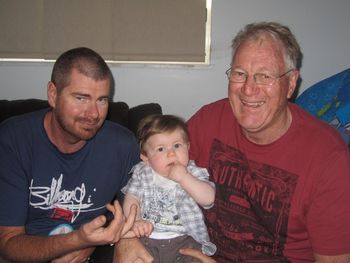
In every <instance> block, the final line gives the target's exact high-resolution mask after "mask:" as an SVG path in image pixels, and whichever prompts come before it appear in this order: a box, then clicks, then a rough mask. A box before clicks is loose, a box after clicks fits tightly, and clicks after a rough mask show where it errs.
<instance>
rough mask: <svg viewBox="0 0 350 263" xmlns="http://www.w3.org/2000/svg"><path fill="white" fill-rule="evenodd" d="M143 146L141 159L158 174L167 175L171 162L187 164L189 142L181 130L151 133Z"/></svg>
mask: <svg viewBox="0 0 350 263" xmlns="http://www.w3.org/2000/svg"><path fill="white" fill-rule="evenodd" d="M145 146H146V147H145V149H146V155H141V158H142V160H143V161H144V162H145V163H147V164H148V165H150V166H151V167H152V168H153V170H154V171H156V172H157V173H158V174H160V175H163V176H168V174H169V170H170V167H171V165H173V164H181V165H184V166H187V163H188V160H189V157H188V149H189V144H188V142H186V141H185V140H184V134H183V132H182V131H181V130H175V131H173V132H167V133H159V134H155V135H152V136H151V137H149V139H148V140H147V142H146V145H145Z"/></svg>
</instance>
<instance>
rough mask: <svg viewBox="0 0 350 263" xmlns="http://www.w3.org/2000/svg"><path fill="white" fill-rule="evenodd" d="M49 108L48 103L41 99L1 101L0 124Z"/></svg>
mask: <svg viewBox="0 0 350 263" xmlns="http://www.w3.org/2000/svg"><path fill="white" fill-rule="evenodd" d="M47 107H49V104H48V102H47V101H46V100H40V99H23V100H0V122H2V121H3V120H5V119H7V118H9V117H12V116H15V115H20V114H24V113H27V112H31V111H36V110H40V109H44V108H47Z"/></svg>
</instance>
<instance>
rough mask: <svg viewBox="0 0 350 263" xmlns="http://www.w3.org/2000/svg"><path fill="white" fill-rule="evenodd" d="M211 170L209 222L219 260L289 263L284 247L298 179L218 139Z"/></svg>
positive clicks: (211, 157)
mask: <svg viewBox="0 0 350 263" xmlns="http://www.w3.org/2000/svg"><path fill="white" fill-rule="evenodd" d="M209 171H210V176H211V180H212V181H213V182H214V183H215V185H216V198H215V205H214V207H213V208H212V209H209V210H206V218H207V221H208V222H207V223H208V230H209V233H210V236H211V238H212V239H213V242H214V243H215V244H216V245H217V246H218V254H217V259H218V260H219V262H289V261H288V259H287V258H285V257H284V256H283V249H284V245H285V242H286V234H287V227H288V215H289V211H290V205H291V200H292V197H293V193H294V190H295V187H296V183H297V176H296V175H294V174H291V173H288V172H286V171H284V170H281V169H279V168H276V167H272V166H269V165H266V164H262V163H257V162H255V161H253V160H249V159H247V158H246V156H245V155H244V154H243V153H242V152H240V151H239V150H237V149H235V148H232V147H230V146H227V145H224V144H222V143H221V142H220V141H218V140H214V141H213V144H212V147H211V153H210V164H209Z"/></svg>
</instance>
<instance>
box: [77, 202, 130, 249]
mask: <svg viewBox="0 0 350 263" xmlns="http://www.w3.org/2000/svg"><path fill="white" fill-rule="evenodd" d="M106 207H107V209H108V210H109V211H111V212H112V213H113V216H114V218H113V219H112V221H111V222H110V224H109V225H108V226H107V227H104V225H105V223H106V217H105V216H104V215H101V216H99V217H97V218H95V219H94V220H92V221H91V222H89V223H86V224H84V225H82V226H81V227H80V228H79V230H78V237H79V238H80V239H81V240H82V243H83V244H88V245H90V246H91V245H93V246H97V245H105V244H112V243H116V242H118V241H119V239H120V238H121V237H122V236H124V235H125V234H126V233H127V232H128V231H129V230H130V229H131V227H132V226H133V224H134V221H135V217H136V206H132V207H131V209H130V214H129V216H128V218H127V220H125V217H124V214H123V211H122V208H121V207H120V205H119V203H118V201H114V203H113V205H110V204H108V205H107V206H106Z"/></svg>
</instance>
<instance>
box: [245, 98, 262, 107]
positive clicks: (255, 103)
mask: <svg viewBox="0 0 350 263" xmlns="http://www.w3.org/2000/svg"><path fill="white" fill-rule="evenodd" d="M242 103H243V105H245V106H248V107H253V108H257V107H260V106H262V105H263V104H264V103H265V102H264V101H258V102H248V101H243V100H242Z"/></svg>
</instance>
